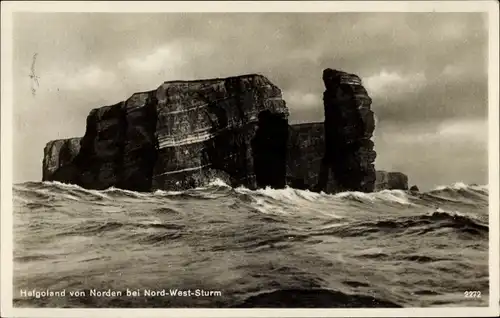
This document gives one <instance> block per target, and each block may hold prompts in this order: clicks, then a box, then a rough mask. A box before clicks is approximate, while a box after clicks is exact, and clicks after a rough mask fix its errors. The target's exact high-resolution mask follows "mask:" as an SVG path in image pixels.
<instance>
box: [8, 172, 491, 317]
mask: <svg viewBox="0 0 500 318" xmlns="http://www.w3.org/2000/svg"><path fill="white" fill-rule="evenodd" d="M14 208H15V212H14V222H15V225H14V226H15V229H14V241H15V242H14V298H15V300H14V306H22V307H33V306H35V307H38V306H42V307H409V306H411V307H427V306H487V305H488V289H489V286H488V190H487V187H486V186H466V185H464V184H455V185H453V186H450V187H442V188H440V189H437V190H434V191H430V192H427V193H423V194H415V195H410V194H408V193H406V192H403V191H382V192H378V193H372V194H363V193H351V192H347V193H340V194H337V195H327V194H318V193H311V192H308V191H301V190H295V189H291V188H287V189H283V190H273V189H263V190H258V191H250V190H247V189H245V188H237V189H231V188H229V187H227V186H226V185H225V184H223V183H222V182H220V181H216V182H213V183H212V184H210V185H209V186H207V187H206V188H201V189H195V190H190V191H185V192H162V191H158V192H156V193H153V194H143V193H135V192H131V191H123V190H118V189H113V188H112V189H108V190H105V191H93V190H85V189H82V188H79V187H77V186H72V185H64V184H60V183H24V184H19V185H15V186H14ZM127 289H128V290H129V291H132V290H134V291H136V290H139V293H140V294H139V296H130V295H129V296H127V294H126V291H127ZM175 289H177V290H184V291H186V293H187V292H188V291H189V290H191V293H192V294H191V296H178V295H177V296H173V295H170V296H165V295H161V294H160V295H157V296H152V295H149V296H145V295H144V292H145V290H154V291H162V290H165V292H168V293H173V291H171V290H175ZM21 290H24V292H28V291H29V292H32V291H33V290H36V291H38V292H45V291H46V290H49V291H52V292H62V291H64V292H65V294H64V295H62V294H59V295H53V296H46V297H44V295H43V294H41V296H40V297H39V298H36V297H30V296H29V295H28V294H24V295H23V294H22V293H21ZM91 290H98V291H107V290H110V291H114V292H117V291H122V292H123V294H122V295H121V296H119V295H118V294H115V295H114V296H113V295H110V296H101V297H98V296H96V295H92V296H91V295H90V291H91ZM196 290H198V295H196V294H194V293H195V291H196ZM77 291H79V292H84V293H85V295H81V296H76V295H69V292H77ZM202 291H203V294H202ZM210 291H212V295H210ZM465 291H479V292H480V293H481V297H479V298H478V297H465V296H464V292H465ZM219 292H220V293H221V294H218V293H219ZM474 296H477V294H476V295H474Z"/></svg>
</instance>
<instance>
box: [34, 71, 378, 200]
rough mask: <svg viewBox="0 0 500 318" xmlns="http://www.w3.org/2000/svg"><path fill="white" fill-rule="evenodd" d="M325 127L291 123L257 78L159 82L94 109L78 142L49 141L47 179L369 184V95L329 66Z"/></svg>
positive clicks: (169, 185)
mask: <svg viewBox="0 0 500 318" xmlns="http://www.w3.org/2000/svg"><path fill="white" fill-rule="evenodd" d="M323 81H324V83H325V87H326V91H325V92H324V98H323V99H324V108H325V121H324V123H309V124H301V125H292V126H290V125H288V109H287V107H286V105H285V102H284V101H283V99H282V97H281V91H280V89H279V88H278V87H276V86H275V85H273V84H272V83H271V82H270V81H269V80H268V79H267V78H265V77H263V76H261V75H244V76H238V77H230V78H225V79H208V80H198V81H174V82H165V83H164V84H162V85H161V86H160V87H159V88H157V89H156V90H153V91H149V92H144V93H137V94H134V95H133V96H132V97H130V98H129V99H128V100H126V101H123V102H120V103H118V104H115V105H112V106H105V107H101V108H97V109H93V110H92V111H91V112H90V114H89V116H88V117H87V127H86V132H85V135H84V136H83V138H72V139H68V140H56V141H51V142H49V143H48V144H47V146H46V147H45V154H44V161H43V180H57V181H61V182H67V183H73V184H78V185H80V186H82V187H85V188H92V189H105V188H108V187H111V186H114V187H118V188H123V189H129V190H134V191H151V190H155V189H165V190H182V189H188V188H193V187H199V186H202V185H204V184H206V183H207V182H209V181H210V180H213V179H214V178H220V179H222V180H224V181H225V182H226V183H228V184H230V185H232V186H239V185H243V186H246V187H248V188H250V189H255V188H257V187H265V186H271V187H273V188H282V187H284V186H286V185H288V186H291V187H294V188H299V189H310V190H314V191H325V192H330V193H331V192H339V191H346V190H351V191H363V192H370V191H373V190H374V187H375V169H374V166H373V162H374V160H375V156H376V154H375V151H373V142H372V141H371V140H370V138H371V136H372V133H373V130H374V127H375V125H374V120H373V112H372V111H371V110H370V105H371V99H370V97H369V96H368V94H367V92H366V90H365V89H364V88H363V86H362V84H361V80H360V79H359V77H357V76H356V75H353V74H348V73H345V72H340V71H335V70H331V69H326V70H325V71H324V73H323Z"/></svg>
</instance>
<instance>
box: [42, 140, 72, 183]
mask: <svg viewBox="0 0 500 318" xmlns="http://www.w3.org/2000/svg"><path fill="white" fill-rule="evenodd" d="M80 141H81V138H70V139H58V140H52V141H49V142H48V143H47V145H45V149H44V151H43V171H42V176H43V177H42V178H43V180H44V181H66V180H73V178H74V174H75V173H76V171H74V166H73V160H74V159H75V158H76V156H77V155H78V153H79V152H80Z"/></svg>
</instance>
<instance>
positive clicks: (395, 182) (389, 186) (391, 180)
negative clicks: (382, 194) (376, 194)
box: [375, 170, 418, 191]
mask: <svg viewBox="0 0 500 318" xmlns="http://www.w3.org/2000/svg"><path fill="white" fill-rule="evenodd" d="M376 175H377V179H376V184H375V190H376V191H380V190H408V176H407V175H405V174H404V173H401V172H387V171H383V170H380V171H377V172H376ZM414 191H418V188H416V189H414Z"/></svg>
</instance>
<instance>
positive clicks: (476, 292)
mask: <svg viewBox="0 0 500 318" xmlns="http://www.w3.org/2000/svg"><path fill="white" fill-rule="evenodd" d="M464 297H465V298H481V292H480V291H479V290H467V291H464Z"/></svg>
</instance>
